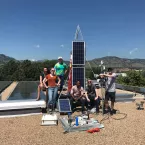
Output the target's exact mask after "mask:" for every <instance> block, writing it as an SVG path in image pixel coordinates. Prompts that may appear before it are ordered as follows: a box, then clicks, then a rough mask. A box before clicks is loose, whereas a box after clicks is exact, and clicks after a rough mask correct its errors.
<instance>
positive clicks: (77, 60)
mask: <svg viewBox="0 0 145 145" xmlns="http://www.w3.org/2000/svg"><path fill="white" fill-rule="evenodd" d="M72 49H73V50H72V56H73V59H72V64H73V65H85V42H73V46H72Z"/></svg>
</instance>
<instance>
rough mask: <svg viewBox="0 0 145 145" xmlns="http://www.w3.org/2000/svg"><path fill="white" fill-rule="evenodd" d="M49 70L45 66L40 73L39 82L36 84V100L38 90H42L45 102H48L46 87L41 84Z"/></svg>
mask: <svg viewBox="0 0 145 145" xmlns="http://www.w3.org/2000/svg"><path fill="white" fill-rule="evenodd" d="M49 73H50V72H49V70H48V68H47V67H44V68H43V72H42V73H41V74H40V84H39V85H38V93H37V99H36V101H38V100H40V92H41V91H44V92H45V95H46V102H48V89H46V88H45V86H44V84H43V80H44V78H45V77H46V76H47V75H48V74H49Z"/></svg>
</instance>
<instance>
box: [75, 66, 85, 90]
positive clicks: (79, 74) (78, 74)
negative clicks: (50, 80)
mask: <svg viewBox="0 0 145 145" xmlns="http://www.w3.org/2000/svg"><path fill="white" fill-rule="evenodd" d="M77 81H80V83H81V86H82V87H83V88H84V87H85V68H84V67H73V85H75V84H76V82H77Z"/></svg>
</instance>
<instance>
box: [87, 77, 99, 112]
mask: <svg viewBox="0 0 145 145" xmlns="http://www.w3.org/2000/svg"><path fill="white" fill-rule="evenodd" d="M86 91H87V96H88V98H89V100H90V101H89V106H90V107H89V109H92V108H94V107H95V108H96V113H99V104H100V95H99V90H98V88H97V87H96V86H95V85H94V84H93V83H92V81H91V80H88V86H87V89H86Z"/></svg>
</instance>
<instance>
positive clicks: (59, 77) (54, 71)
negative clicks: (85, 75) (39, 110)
mask: <svg viewBox="0 0 145 145" xmlns="http://www.w3.org/2000/svg"><path fill="white" fill-rule="evenodd" d="M67 71H68V66H67V65H66V64H65V63H64V62H63V58H62V57H58V63H57V64H55V66H54V68H51V69H50V70H48V69H47V68H44V70H43V73H42V74H41V75H40V84H39V86H38V96H37V99H36V100H37V101H38V100H39V99H40V91H41V90H42V91H45V95H46V104H47V105H49V104H50V103H51V104H53V105H54V106H55V105H56V101H57V96H58V88H60V90H59V91H60V92H61V91H62V89H63V85H64V77H65V74H66V73H67ZM115 79H116V74H115V73H113V70H112V69H111V68H109V69H108V72H107V74H105V73H103V74H100V79H99V80H100V81H99V84H100V85H97V86H95V85H94V84H93V83H92V81H91V80H88V84H87V89H86V91H85V90H84V88H83V87H82V86H81V82H80V81H79V80H77V82H76V85H74V86H73V87H72V89H71V92H69V98H70V103H71V108H72V111H74V110H75V108H76V104H78V103H79V104H80V105H81V107H82V113H83V112H84V111H85V110H86V109H87V110H90V109H92V108H94V107H95V108H96V113H99V108H100V100H101V99H103V98H104V102H105V110H104V111H105V112H110V113H111V114H113V113H114V102H115ZM102 90H104V93H103V92H102ZM109 100H110V101H111V108H110V107H109V104H108V101H109Z"/></svg>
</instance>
